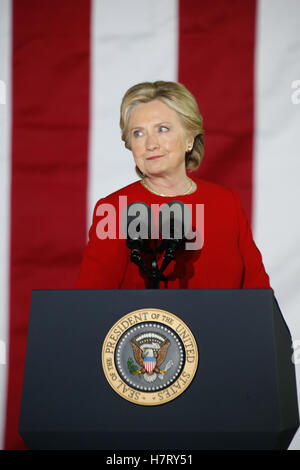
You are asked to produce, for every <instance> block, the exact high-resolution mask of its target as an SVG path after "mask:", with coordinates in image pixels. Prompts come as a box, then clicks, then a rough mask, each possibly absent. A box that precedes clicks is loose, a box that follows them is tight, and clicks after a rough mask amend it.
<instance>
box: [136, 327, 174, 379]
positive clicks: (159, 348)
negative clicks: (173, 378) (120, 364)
mask: <svg viewBox="0 0 300 470" xmlns="http://www.w3.org/2000/svg"><path fill="white" fill-rule="evenodd" d="M130 344H131V347H132V351H133V356H134V359H135V361H136V363H137V364H138V365H139V367H137V366H134V365H133V361H132V359H131V360H130V358H129V360H128V368H129V371H130V372H131V373H133V374H135V375H142V376H143V377H144V379H145V380H146V382H153V381H154V380H156V379H157V377H158V378H159V379H161V380H162V379H163V377H164V375H165V374H166V373H167V371H168V369H170V368H171V367H172V365H173V361H171V360H170V361H168V363H167V364H166V365H165V367H164V368H161V366H162V364H163V363H164V362H165V360H166V356H167V352H168V348H169V346H170V344H171V342H170V340H169V339H168V338H166V337H165V336H164V335H162V334H161V333H159V334H158V333H156V332H146V333H143V334H140V335H137V336H136V337H134V338H133V339H132V340H131V341H130Z"/></svg>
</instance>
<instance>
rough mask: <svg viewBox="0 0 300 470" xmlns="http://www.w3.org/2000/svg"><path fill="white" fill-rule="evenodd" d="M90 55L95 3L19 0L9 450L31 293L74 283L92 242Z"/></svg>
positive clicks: (13, 442)
mask: <svg viewBox="0 0 300 470" xmlns="http://www.w3.org/2000/svg"><path fill="white" fill-rule="evenodd" d="M89 62H90V3H89V1H87V0H76V2H74V1H73V0H64V1H63V2H62V1H60V0H43V1H42V2H40V1H39V0H27V1H26V2H23V1H21V0H15V1H14V3H13V119H12V127H13V128H12V188H11V273H10V340H9V341H10V348H9V375H8V401H7V416H6V429H5V448H6V449H21V448H25V445H24V443H23V440H22V439H21V437H20V435H19V434H18V420H19V411H20V400H21V386H22V379H23V369H24V359H25V346H26V335H27V326H28V317H29V307H30V296H31V290H32V289H48V288H71V287H72V285H73V283H74V281H75V279H76V276H77V273H78V266H79V264H80V260H81V255H82V248H83V246H84V245H85V240H86V186H87V181H86V180H87V146H88V124H89ZM58 328H59V326H58ZM32 399H33V400H34V397H32Z"/></svg>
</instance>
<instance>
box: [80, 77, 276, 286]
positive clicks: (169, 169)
mask: <svg viewBox="0 0 300 470" xmlns="http://www.w3.org/2000/svg"><path fill="white" fill-rule="evenodd" d="M120 126H121V130H122V140H123V141H124V142H125V146H126V148H128V149H130V150H131V151H132V154H133V158H134V161H135V165H136V171H137V173H138V175H139V176H140V178H141V179H140V180H139V181H137V182H135V183H133V184H130V185H128V186H126V187H125V188H122V189H120V190H119V191H116V192H115V193H113V194H111V195H109V196H107V197H106V198H103V199H101V200H100V201H98V202H97V204H96V207H95V210H94V215H93V224H92V226H91V228H90V231H89V242H88V245H87V247H86V249H85V252H84V257H83V261H82V265H81V269H80V275H79V278H78V280H77V282H76V284H75V287H76V288H82V289H84V288H90V289H93V288H94V289H96V288H103V289H105V288H114V289H118V288H123V289H144V288H147V287H149V286H150V281H149V279H148V277H147V275H146V274H145V273H144V272H142V271H141V270H140V268H139V267H138V266H136V265H135V264H133V263H132V262H131V261H130V250H129V249H128V247H127V245H126V240H125V239H124V238H120V237H118V236H117V238H116V239H111V238H106V239H103V238H104V237H103V236H102V235H103V234H102V233H101V230H102V232H103V230H104V225H103V223H102V222H103V217H104V214H105V208H106V209H107V208H108V207H111V206H112V207H113V208H114V210H115V212H116V221H117V222H116V223H117V226H116V227H115V232H114V233H115V234H118V233H119V226H118V223H119V220H120V219H119V217H120V214H119V213H118V212H119V207H120V200H122V201H123V200H124V198H125V197H126V203H127V204H130V203H131V202H134V201H142V202H145V203H146V204H148V205H153V204H159V205H161V204H163V203H165V202H168V201H172V200H174V199H176V200H177V201H178V200H179V201H182V202H183V203H185V204H188V205H189V207H192V209H193V210H194V207H196V205H197V204H198V205H199V204H203V205H204V244H203V246H202V247H201V249H199V248H198V249H195V250H185V249H184V248H183V247H181V248H180V249H179V250H178V251H177V253H176V259H175V260H174V261H172V262H171V263H170V264H169V265H168V267H167V269H166V270H165V271H164V276H165V277H164V280H163V281H162V282H161V285H160V287H161V288H169V289H170V288H270V284H269V277H268V275H267V274H266V272H265V269H264V266H263V263H262V257H261V254H260V252H259V251H258V249H257V247H256V245H255V243H254V241H253V238H252V233H251V230H250V227H249V225H248V222H247V219H246V216H245V214H244V212H243V209H242V207H241V204H240V201H239V198H238V196H237V194H236V192H235V191H234V190H231V189H228V188H225V187H221V186H219V185H216V184H213V183H209V182H207V181H204V180H201V179H199V178H193V177H190V176H188V175H187V170H190V171H192V170H195V169H197V168H198V167H199V165H200V162H201V159H202V156H203V133H204V131H203V126H202V117H201V115H200V112H199V109H198V106H197V103H196V101H195V99H194V97H193V96H192V94H191V93H190V92H189V91H188V90H187V89H186V88H185V87H184V86H183V85H182V84H180V83H176V82H164V81H157V82H154V83H149V82H146V83H140V84H138V85H135V86H133V87H131V88H130V89H129V90H128V91H127V92H126V93H125V95H124V97H123V100H122V104H121V118H120ZM104 204H109V205H110V206H104ZM192 213H194V212H193V211H192ZM101 227H102V229H101ZM101 238H102V239H101ZM162 256H163V253H159V254H158V264H160V263H161V261H162V260H161V257H162Z"/></svg>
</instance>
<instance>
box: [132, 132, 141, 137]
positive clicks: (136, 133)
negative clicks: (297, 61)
mask: <svg viewBox="0 0 300 470" xmlns="http://www.w3.org/2000/svg"><path fill="white" fill-rule="evenodd" d="M139 133H142V131H134V132H133V136H134V137H139Z"/></svg>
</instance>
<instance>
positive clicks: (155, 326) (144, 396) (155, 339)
mask: <svg viewBox="0 0 300 470" xmlns="http://www.w3.org/2000/svg"><path fill="white" fill-rule="evenodd" d="M197 365H198V348H197V344H196V341H195V338H194V336H193V334H192V332H191V330H190V329H189V328H188V326H187V325H186V324H185V323H184V322H183V321H182V320H181V319H180V318H179V317H177V316H176V315H173V314H172V313H170V312H166V311H164V310H160V309H156V308H149V309H141V310H136V311H134V312H130V313H128V314H127V315H125V316H123V317H122V318H120V320H118V322H117V323H115V324H114V325H113V326H112V328H111V329H110V331H109V332H108V333H107V335H106V338H105V340H104V343H103V347H102V366H103V370H104V374H105V376H106V379H107V380H108V382H109V384H110V385H111V387H112V388H113V389H114V391H115V392H117V393H118V394H119V395H121V397H123V398H125V399H126V400H128V401H131V402H132V403H136V404H138V405H145V406H153V405H161V404H163V403H166V402H168V401H171V400H173V399H174V398H176V397H178V396H179V395H180V394H181V393H182V392H184V391H185V390H186V389H187V387H188V386H189V385H190V384H191V382H192V380H193V378H194V375H195V373H196V370H197Z"/></svg>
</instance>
